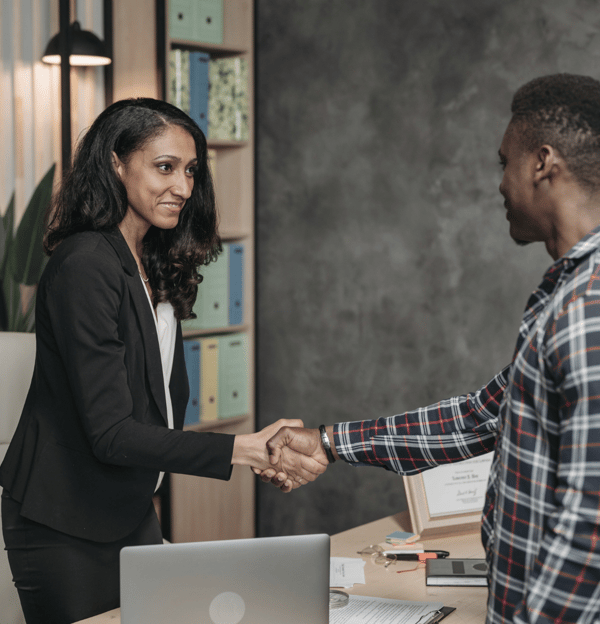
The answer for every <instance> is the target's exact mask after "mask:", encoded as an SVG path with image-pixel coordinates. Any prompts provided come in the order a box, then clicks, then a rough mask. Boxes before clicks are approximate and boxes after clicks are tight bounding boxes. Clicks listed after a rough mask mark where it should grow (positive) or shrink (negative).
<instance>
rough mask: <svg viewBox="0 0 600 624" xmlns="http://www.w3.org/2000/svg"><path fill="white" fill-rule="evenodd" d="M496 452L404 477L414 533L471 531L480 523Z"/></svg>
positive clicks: (429, 535)
mask: <svg viewBox="0 0 600 624" xmlns="http://www.w3.org/2000/svg"><path fill="white" fill-rule="evenodd" d="M492 457H493V453H486V454H485V455H481V456H478V457H472V458H471V459H467V460H465V461H461V462H455V463H452V464H448V465H447V466H438V467H437V468H432V469H431V470H426V471H424V472H422V473H420V474H418V475H413V476H410V477H403V480H404V488H405V490H406V498H407V501H408V510H409V512H410V519H411V522H412V529H413V531H414V532H415V533H419V534H420V535H423V534H424V533H426V535H427V536H428V537H431V536H432V535H434V534H439V535H441V534H445V535H449V534H454V535H457V534H460V533H470V532H473V531H476V530H478V529H479V527H480V525H481V511H482V509H483V503H484V499H485V492H486V489H487V481H488V477H489V474H490V466H491V463H492Z"/></svg>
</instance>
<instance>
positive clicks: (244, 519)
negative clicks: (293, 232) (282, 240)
mask: <svg viewBox="0 0 600 624" xmlns="http://www.w3.org/2000/svg"><path fill="white" fill-rule="evenodd" d="M218 4H219V2H218V0H156V24H157V33H156V35H157V36H156V42H157V54H156V59H157V81H158V91H159V97H161V98H163V99H169V85H170V81H171V80H172V75H171V73H172V69H171V68H170V66H169V55H170V52H171V50H177V49H178V50H182V51H186V52H205V53H208V54H209V55H210V57H211V60H212V59H221V58H224V59H228V58H230V59H235V58H240V59H244V60H245V62H246V64H247V70H248V71H247V73H248V84H247V97H248V135H247V138H245V140H243V141H235V140H228V139H223V138H219V139H211V138H210V132H209V133H208V146H209V150H211V154H212V157H213V177H214V182H215V191H216V197H217V208H218V211H219V233H220V236H221V239H222V241H223V243H226V244H229V243H231V244H242V245H243V247H244V264H243V277H242V282H243V312H244V313H243V322H242V323H241V324H239V323H237V324H233V325H222V326H219V327H210V328H206V329H204V328H203V329H186V328H185V326H184V338H186V339H201V338H206V337H216V338H219V337H223V336H225V337H227V336H229V335H234V334H237V333H243V334H245V336H247V357H248V406H249V408H248V413H245V414H242V415H238V416H235V417H231V418H227V419H222V420H214V421H210V422H200V423H199V424H195V425H189V426H186V428H190V429H193V430H194V431H218V432H223V433H231V434H234V435H237V434H243V433H252V432H253V431H254V429H255V413H254V411H255V396H254V394H255V389H254V388H255V383H254V379H255V357H254V353H255V318H254V300H255V294H254V290H255V279H254V273H255V268H254V245H255V241H254V121H253V120H254V110H253V109H254V49H253V48H254V0H223V2H222V7H223V9H222V17H221V15H220V13H219V11H217V21H218V20H220V19H222V42H215V41H214V40H212V38H213V35H214V32H215V28H213V27H214V25H215V22H214V21H213V20H212V14H211V15H210V16H208V17H207V21H208V23H209V26H210V28H209V30H210V32H209V33H208V37H207V38H208V39H209V40H208V41H204V40H199V38H196V37H191V36H190V35H189V33H188V32H187V30H189V28H188V26H189V22H190V20H192V19H196V20H198V15H197V14H196V13H194V14H192V12H198V11H208V12H209V13H210V11H211V10H213V9H214V7H215V6H217V7H218ZM205 17H206V16H201V19H202V20H203V21H205V20H204V18H205ZM174 19H175V20H177V19H179V21H180V23H178V24H175V26H173V20H174ZM196 23H197V22H196ZM186 29H187V30H186ZM211 29H212V30H211ZM216 30H218V31H220V28H219V25H218V24H217V28H216ZM201 34H202V33H201ZM174 35H177V36H174ZM219 36H220V33H219ZM201 292H202V286H201V287H200V293H201ZM199 296H201V295H200V294H199ZM167 498H168V507H170V538H171V540H172V541H173V542H188V541H205V540H218V539H237V538H247V537H254V535H255V526H254V524H255V477H254V475H253V473H252V472H251V471H250V470H249V469H247V470H244V469H242V468H241V467H239V466H238V467H236V468H234V470H233V474H232V477H231V480H230V481H228V482H222V481H217V480H214V479H200V478H198V477H191V476H187V475H179V474H177V475H171V479H170V488H169V493H168V496H167ZM164 506H165V505H163V508H164ZM163 513H164V512H163Z"/></svg>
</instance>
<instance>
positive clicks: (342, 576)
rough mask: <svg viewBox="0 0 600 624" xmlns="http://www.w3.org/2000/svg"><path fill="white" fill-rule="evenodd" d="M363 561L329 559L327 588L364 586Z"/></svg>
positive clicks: (352, 558)
mask: <svg viewBox="0 0 600 624" xmlns="http://www.w3.org/2000/svg"><path fill="white" fill-rule="evenodd" d="M365 563H366V562H365V561H364V560H363V559H357V558H356V557H331V559H330V560H329V587H352V586H353V585H354V584H355V583H362V584H363V585H364V584H365V582H366V581H365Z"/></svg>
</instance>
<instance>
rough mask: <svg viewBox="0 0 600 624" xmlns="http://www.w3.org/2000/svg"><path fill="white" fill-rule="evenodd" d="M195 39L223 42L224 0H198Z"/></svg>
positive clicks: (206, 41) (195, 16)
mask: <svg viewBox="0 0 600 624" xmlns="http://www.w3.org/2000/svg"><path fill="white" fill-rule="evenodd" d="M195 10H196V12H195V15H194V34H193V38H194V41H203V42H204V43H217V44H222V43H223V0H196V5H195Z"/></svg>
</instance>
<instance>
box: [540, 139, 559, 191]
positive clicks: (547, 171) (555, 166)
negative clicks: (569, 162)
mask: <svg viewBox="0 0 600 624" xmlns="http://www.w3.org/2000/svg"><path fill="white" fill-rule="evenodd" d="M564 164H565V161H564V160H563V159H562V157H561V156H560V154H559V153H558V152H557V151H556V149H555V148H554V147H552V146H551V145H542V146H541V147H540V148H539V149H538V150H537V151H536V158H535V170H534V181H535V183H536V184H539V183H540V182H542V181H544V180H550V179H552V178H554V177H555V176H556V175H557V174H558V173H560V171H561V169H562V168H563V167H564Z"/></svg>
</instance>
